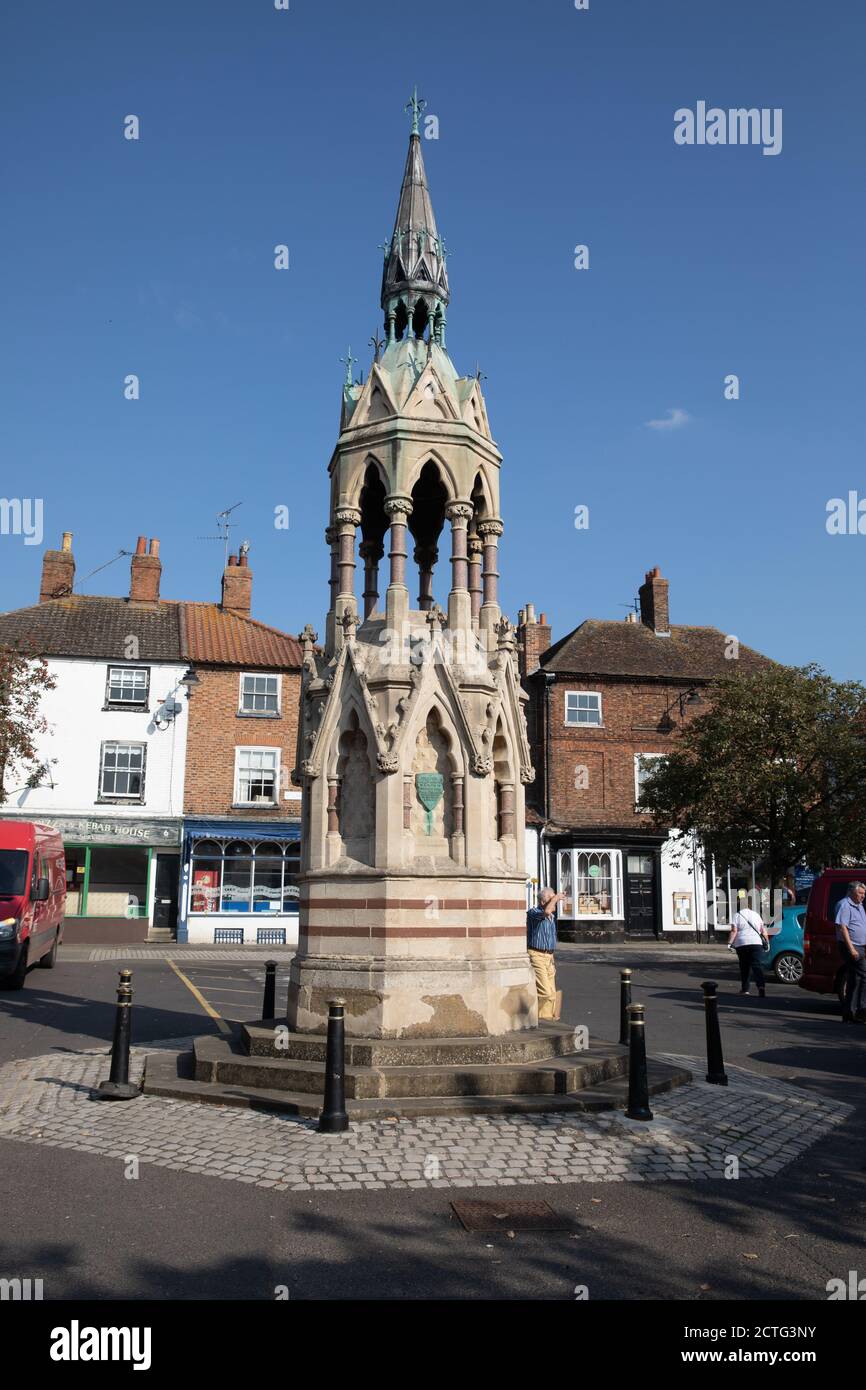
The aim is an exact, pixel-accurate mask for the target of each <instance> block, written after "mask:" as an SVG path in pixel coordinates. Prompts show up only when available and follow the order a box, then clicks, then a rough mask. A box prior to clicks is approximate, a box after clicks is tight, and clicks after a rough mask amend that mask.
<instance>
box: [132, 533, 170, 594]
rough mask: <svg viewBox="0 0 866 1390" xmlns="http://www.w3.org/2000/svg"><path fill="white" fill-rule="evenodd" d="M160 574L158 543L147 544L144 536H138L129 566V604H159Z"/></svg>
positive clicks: (153, 541) (154, 541)
mask: <svg viewBox="0 0 866 1390" xmlns="http://www.w3.org/2000/svg"><path fill="white" fill-rule="evenodd" d="M161 574H162V563H161V561H160V558H159V541H157V540H152V541H151V542H150V543H149V544H148V540H147V537H146V536H139V538H138V541H137V543H136V547H135V554H134V555H133V557H132V561H131V564H130V576H129V601H130V603H159V578H160V575H161Z"/></svg>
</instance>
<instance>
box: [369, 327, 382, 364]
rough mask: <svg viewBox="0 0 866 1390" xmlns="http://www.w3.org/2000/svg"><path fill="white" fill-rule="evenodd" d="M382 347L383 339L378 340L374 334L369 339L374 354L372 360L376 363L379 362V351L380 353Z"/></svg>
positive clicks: (377, 336) (376, 334)
mask: <svg viewBox="0 0 866 1390" xmlns="http://www.w3.org/2000/svg"><path fill="white" fill-rule="evenodd" d="M384 346H385V339H384V338H380V337H379V335H378V333H374V334H373V336H372V338H371V339H370V347H371V348H372V349H373V351H374V353H375V354H376V356H375V358H374V359H373V360H374V361H375V362H378V361H379V355H380V353H381V351H382V349H383V347H384Z"/></svg>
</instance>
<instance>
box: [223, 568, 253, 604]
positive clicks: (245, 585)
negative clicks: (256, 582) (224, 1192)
mask: <svg viewBox="0 0 866 1390" xmlns="http://www.w3.org/2000/svg"><path fill="white" fill-rule="evenodd" d="M242 559H243V560H246V556H243V557H242ZM252 593H253V572H252V570H251V569H250V567H249V564H241V563H240V561H239V559H238V556H237V555H230V556H229V557H228V562H227V564H226V567H225V569H224V570H223V586H222V607H223V608H225V609H226V610H227V611H228V612H230V613H243V614H247V615H249V612H250V608H251V606H252Z"/></svg>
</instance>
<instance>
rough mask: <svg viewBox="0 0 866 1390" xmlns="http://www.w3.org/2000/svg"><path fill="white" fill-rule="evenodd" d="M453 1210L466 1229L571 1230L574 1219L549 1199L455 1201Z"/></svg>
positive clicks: (483, 1232) (482, 1230)
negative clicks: (549, 1203) (554, 1207)
mask: <svg viewBox="0 0 866 1390" xmlns="http://www.w3.org/2000/svg"><path fill="white" fill-rule="evenodd" d="M451 1210H452V1211H453V1212H454V1214H455V1215H456V1216H457V1217H459V1219H460V1221H461V1223H462V1225H463V1228H464V1230H467V1231H479V1232H480V1233H481V1234H482V1235H488V1234H489V1233H490V1232H491V1231H567V1230H570V1229H571V1221H570V1220H569V1218H568V1217H567V1216H561V1215H560V1214H559V1212H555V1211H554V1210H553V1207H551V1206H549V1205H548V1203H547V1202H452V1203H451Z"/></svg>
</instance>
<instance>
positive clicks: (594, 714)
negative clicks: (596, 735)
mask: <svg viewBox="0 0 866 1390" xmlns="http://www.w3.org/2000/svg"><path fill="white" fill-rule="evenodd" d="M565 722H566V724H585V725H588V726H589V727H592V728H597V729H600V728H601V695H600V694H599V692H598V691H597V690H566V692H565Z"/></svg>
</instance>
